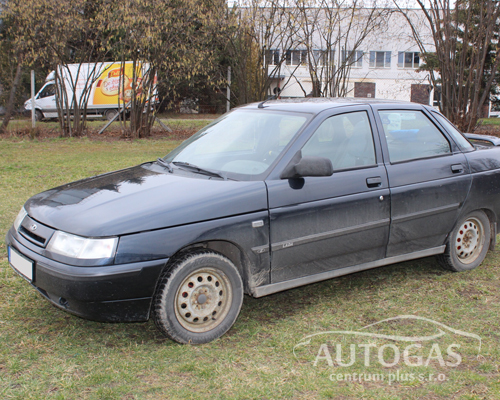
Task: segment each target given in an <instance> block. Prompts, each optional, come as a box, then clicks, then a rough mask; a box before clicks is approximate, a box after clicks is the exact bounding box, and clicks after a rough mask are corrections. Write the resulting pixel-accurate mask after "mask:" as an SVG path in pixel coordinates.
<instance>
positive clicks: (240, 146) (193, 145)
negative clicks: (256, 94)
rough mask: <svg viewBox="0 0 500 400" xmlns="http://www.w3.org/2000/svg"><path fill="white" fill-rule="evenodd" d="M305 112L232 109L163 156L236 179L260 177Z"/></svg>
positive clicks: (294, 132) (300, 123)
mask: <svg viewBox="0 0 500 400" xmlns="http://www.w3.org/2000/svg"><path fill="white" fill-rule="evenodd" d="M309 118H310V115H309V114H297V113H293V114H292V113H285V112H277V111H267V110H235V111H233V112H231V113H229V114H225V115H223V116H222V117H221V118H219V119H217V120H216V121H214V122H213V123H212V124H210V125H208V126H207V127H205V128H203V129H202V130H201V131H199V132H198V133H196V134H195V135H194V136H192V137H191V138H190V139H188V140H186V141H185V142H184V143H182V144H181V145H180V146H179V147H177V148H176V149H174V150H173V151H172V152H170V153H169V154H168V155H166V156H165V157H164V158H163V159H164V160H165V161H166V162H168V163H173V164H174V165H176V163H178V165H181V164H186V163H188V164H190V165H195V166H197V167H200V168H203V169H206V170H211V171H217V172H219V173H223V174H225V175H227V176H228V177H231V178H234V179H239V180H255V179H261V178H263V177H264V176H265V175H266V174H267V173H268V170H269V169H270V167H271V165H272V164H273V163H274V161H275V160H276V159H277V158H278V156H279V155H280V154H281V153H282V152H283V150H284V149H285V147H286V146H288V144H289V143H290V142H291V141H292V139H293V138H294V137H295V136H296V135H297V133H298V132H299V131H300V130H301V128H302V127H303V126H304V124H305V123H306V121H308V120H309Z"/></svg>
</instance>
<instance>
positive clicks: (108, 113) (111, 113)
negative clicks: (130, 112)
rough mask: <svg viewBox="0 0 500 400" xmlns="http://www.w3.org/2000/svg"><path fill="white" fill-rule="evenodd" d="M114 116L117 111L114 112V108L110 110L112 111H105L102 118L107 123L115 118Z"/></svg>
mask: <svg viewBox="0 0 500 400" xmlns="http://www.w3.org/2000/svg"><path fill="white" fill-rule="evenodd" d="M116 114H118V110H115V109H114V108H112V109H109V110H106V112H105V113H104V116H105V117H106V119H107V120H108V121H111V120H112V119H113V118H114V117H115V116H116Z"/></svg>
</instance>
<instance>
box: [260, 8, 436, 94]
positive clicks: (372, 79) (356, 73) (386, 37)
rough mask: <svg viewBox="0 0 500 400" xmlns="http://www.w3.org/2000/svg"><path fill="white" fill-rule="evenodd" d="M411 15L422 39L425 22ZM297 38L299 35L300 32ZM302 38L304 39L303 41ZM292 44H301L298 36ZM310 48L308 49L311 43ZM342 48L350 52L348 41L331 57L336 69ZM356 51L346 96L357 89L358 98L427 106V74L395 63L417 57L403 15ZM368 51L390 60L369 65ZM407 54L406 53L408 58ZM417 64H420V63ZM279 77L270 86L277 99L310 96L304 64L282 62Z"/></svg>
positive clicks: (298, 46)
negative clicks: (357, 56)
mask: <svg viewBox="0 0 500 400" xmlns="http://www.w3.org/2000/svg"><path fill="white" fill-rule="evenodd" d="M360 12H362V11H360ZM413 12H414V13H415V15H416V16H417V17H418V18H420V19H419V20H420V21H422V23H421V25H417V27H419V26H420V28H419V29H421V32H420V33H421V34H422V35H423V36H425V35H426V33H427V35H428V27H427V26H426V25H425V23H424V19H423V18H421V15H420V14H421V11H419V10H414V11H413ZM418 18H417V19H418ZM340 31H341V30H340ZM297 35H298V36H299V35H300V31H299V32H298V33H297ZM429 37H430V36H429ZM302 39H303V40H304V38H302ZM294 42H295V43H300V42H301V40H300V37H298V38H297V40H295V41H294ZM321 46H324V43H321V40H318V44H317V46H316V48H318V49H321V48H322V47H321ZM313 47H314V45H313ZM309 48H311V45H310V44H309ZM345 48H347V49H352V47H350V45H349V43H348V42H342V40H338V43H337V47H336V48H335V56H334V64H335V66H336V68H338V66H339V65H340V64H341V62H342V59H341V58H342V54H343V53H342V52H343V49H345ZM295 49H296V50H304V49H305V47H304V46H301V45H300V44H297V45H296V47H295ZM286 50H287V49H280V51H282V52H286ZM356 50H358V51H362V52H363V56H362V57H361V58H360V62H358V63H357V64H355V65H353V66H352V67H351V68H350V72H349V75H348V85H347V86H348V92H347V97H354V96H355V95H356V93H355V92H356V90H355V88H356V87H357V88H358V90H357V95H360V94H362V93H365V94H368V93H370V94H372V97H375V98H381V99H394V100H405V101H412V100H413V101H415V102H420V103H422V102H426V104H429V103H430V102H431V101H430V99H431V97H430V96H429V92H430V91H431V86H430V79H429V73H428V72H427V71H418V70H417V68H418V66H419V65H418V64H415V63H414V61H415V59H411V61H412V62H411V63H408V62H407V63H406V64H404V63H403V65H401V64H398V61H401V59H400V52H403V53H415V54H416V55H417V56H418V54H419V48H418V46H417V44H416V42H415V41H414V39H413V37H412V35H411V30H410V29H409V26H408V24H407V22H406V20H405V18H404V17H403V16H402V15H400V14H398V13H394V14H392V15H391V16H390V18H389V19H388V20H387V21H384V23H383V24H382V25H381V26H380V27H379V29H375V30H373V31H372V32H371V33H370V34H369V35H368V36H367V37H366V38H365V39H364V40H363V42H362V43H361V45H360V46H359V47H358V48H357V49H356ZM427 50H428V51H432V50H433V47H432V46H428V47H427ZM371 52H378V55H379V56H380V55H381V54H384V53H385V52H390V58H389V57H385V56H384V57H382V58H383V64H384V65H383V66H380V63H379V64H378V65H377V63H375V65H370V60H372V61H373V60H374V59H373V56H372V57H371V56H370V53H371ZM283 54H284V53H283ZM409 55H410V54H407V56H409ZM375 56H376V55H375ZM409 58H410V57H409ZM375 60H376V57H375ZM379 61H381V57H379ZM407 61H408V60H407ZM419 61H420V64H422V60H419ZM318 70H319V69H318ZM271 71H274V72H276V67H269V73H271ZM278 76H279V78H278V77H277V78H276V79H274V80H273V84H272V87H271V90H272V91H273V93H276V91H277V89H275V88H277V87H279V88H280V92H279V93H280V96H281V97H283V98H286V97H305V96H307V95H310V94H311V91H312V88H313V85H312V80H311V76H310V73H309V67H308V66H307V65H304V64H302V65H299V66H297V65H286V62H283V63H282V64H281V66H280V68H279V69H278ZM366 84H369V85H366ZM423 85H424V86H423ZM368 86H369V87H370V90H369V91H367V90H368V89H367V87H368ZM373 87H374V90H373ZM412 87H413V91H412ZM273 93H271V94H273ZM358 97H359V96H358Z"/></svg>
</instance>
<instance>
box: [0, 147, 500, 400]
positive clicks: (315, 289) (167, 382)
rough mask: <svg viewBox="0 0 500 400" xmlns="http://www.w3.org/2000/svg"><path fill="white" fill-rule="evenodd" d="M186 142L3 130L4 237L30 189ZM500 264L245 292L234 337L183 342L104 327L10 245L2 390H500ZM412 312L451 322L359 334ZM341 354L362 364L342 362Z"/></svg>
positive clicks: (279, 395)
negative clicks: (54, 301)
mask: <svg viewBox="0 0 500 400" xmlns="http://www.w3.org/2000/svg"><path fill="white" fill-rule="evenodd" d="M178 143H179V142H172V141H169V140H137V141H91V140H87V139H52V140H45V141H36V140H35V141H26V140H23V141H21V140H19V139H0V236H1V238H2V239H3V238H4V237H5V234H6V232H7V230H8V229H9V227H10V225H11V224H12V222H13V220H14V218H15V216H16V215H17V212H18V211H19V209H20V208H21V206H22V205H23V203H24V201H25V200H26V199H28V197H30V196H31V195H33V194H35V193H38V192H40V191H42V190H44V189H49V188H51V187H54V186H56V185H59V184H62V183H65V182H68V181H72V180H76V179H80V178H84V177H87V176H91V175H95V174H99V173H102V172H105V171H110V170H113V169H119V168H124V167H127V166H132V165H135V164H138V163H140V162H143V161H147V160H152V159H155V158H156V157H158V156H163V155H165V154H166V153H167V152H168V151H169V150H170V149H172V148H173V147H174V146H176V145H177V144H178ZM499 265H500V254H499V253H498V252H490V253H489V255H488V257H487V259H486V261H485V262H484V263H483V265H482V266H481V267H480V268H478V269H477V270H475V271H470V272H465V273H451V272H448V271H444V270H442V269H441V268H440V267H439V265H438V264H437V262H436V261H435V259H433V258H428V259H423V260H419V261H412V262H406V263H401V264H397V265H393V266H389V267H383V268H379V269H374V270H370V271H365V272H362V273H358V274H354V275H349V276H345V277H342V278H338V279H333V280H329V281H325V282H322V283H318V284H314V285H309V286H306V287H302V288H298V289H294V290H290V291H287V292H284V293H279V294H275V295H272V296H268V297H264V298H261V299H253V298H250V297H246V298H245V300H244V304H243V308H242V311H241V315H240V317H239V319H238V320H237V321H236V324H235V325H234V327H233V328H232V329H231V330H230V331H229V332H228V334H226V335H225V336H223V337H222V338H221V339H219V340H216V341H215V342H212V343H209V344H206V345H200V346H183V345H178V344H176V343H174V342H172V341H170V340H167V339H165V338H163V337H162V336H161V335H160V334H159V333H158V332H157V330H156V328H155V327H154V324H153V323H152V322H151V321H150V322H147V323H135V324H118V323H114V324H112V323H97V322H92V321H86V320H83V319H81V318H78V317H75V316H72V315H70V314H67V313H66V312H63V311H61V310H59V309H57V308H55V307H53V306H52V305H51V304H49V303H48V302H47V301H46V300H44V299H43V298H42V297H41V296H40V295H39V294H38V293H37V292H36V291H35V290H34V289H33V288H32V287H30V286H29V284H28V283H27V282H25V281H24V280H23V279H22V278H20V277H19V276H18V275H16V274H15V273H14V272H13V270H12V269H11V268H10V266H9V265H8V261H7V251H6V246H5V243H4V242H3V240H2V241H1V244H0V293H1V302H0V399H22V400H26V399H99V400H101V399H186V398H194V399H323V398H325V399H326V398H332V399H361V398H362V399H455V398H456V399H499V398H500V374H499V368H500V346H499V344H500V319H499V315H500V268H499ZM400 315H415V316H419V317H423V318H428V319H430V320H434V321H437V322H439V323H442V324H445V325H446V326H447V327H450V328H452V329H453V331H450V330H448V329H447V328H444V327H442V326H437V325H434V324H432V323H430V322H426V321H422V320H410V319H403V320H398V321H386V322H384V323H381V324H378V325H375V326H372V327H369V328H366V329H363V330H362V329H361V328H363V327H365V326H366V325H369V324H373V323H376V322H378V321H381V320H384V319H387V318H391V317H396V316H400ZM438 328H439V329H440V330H441V332H442V333H443V334H442V335H441V333H440V331H439V330H438ZM330 331H360V332H371V333H377V334H379V336H378V337H373V336H369V337H368V336H360V335H352V334H349V333H345V332H344V333H339V332H331V333H326V332H330ZM464 332H465V333H469V334H472V335H468V336H467V335H464ZM315 333H324V334H323V335H318V336H315V337H313V338H311V339H310V341H303V340H302V339H303V338H304V337H306V336H307V335H311V334H315ZM384 335H398V336H400V337H402V338H403V339H404V338H408V337H416V336H420V337H421V336H432V335H436V336H435V337H434V339H432V340H428V341H425V340H423V339H422V341H419V342H417V343H415V342H410V341H404V340H399V341H394V340H390V339H388V338H387V337H386V336H384ZM478 337H479V338H480V342H479V339H478ZM479 344H480V348H479ZM297 345H299V346H297ZM410 345H414V346H413V347H412V348H410V349H407V348H408V346H410ZM419 346H420V347H419ZM294 348H295V351H294ZM351 349H354V350H353V351H354V353H353V354H351V353H350V351H351ZM367 349H368V351H369V352H368V353H367ZM405 349H407V353H405ZM339 351H341V354H340V353H339V355H340V361H341V362H342V363H344V364H349V362H348V361H349V360H353V361H354V362H353V363H352V365H350V366H341V365H339V363H338V362H337V360H336V357H337V352H339ZM370 351H371V353H370ZM457 354H458V355H457ZM419 357H420V358H419ZM367 359H368V361H369V365H365V364H367V363H366V361H367ZM330 361H332V362H331V364H332V365H329V364H330ZM394 361H396V362H394ZM420 364H422V365H420ZM426 364H427V365H426ZM360 376H362V379H360ZM368 378H370V379H368Z"/></svg>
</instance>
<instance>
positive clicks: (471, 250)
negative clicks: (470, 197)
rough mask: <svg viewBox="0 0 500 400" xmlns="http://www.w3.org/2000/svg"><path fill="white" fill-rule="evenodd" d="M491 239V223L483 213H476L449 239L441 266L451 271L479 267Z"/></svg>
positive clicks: (462, 223) (470, 215)
mask: <svg viewBox="0 0 500 400" xmlns="http://www.w3.org/2000/svg"><path fill="white" fill-rule="evenodd" d="M490 238H491V230H490V221H489V219H488V217H487V216H486V214H485V213H484V212H482V211H474V212H472V213H470V214H469V215H468V216H467V217H465V218H464V219H463V220H462V222H461V223H460V224H458V225H457V226H456V227H455V229H453V232H452V233H451V234H450V236H449V237H448V241H447V243H446V250H445V252H444V254H442V255H440V256H439V258H438V260H439V262H440V264H441V265H442V266H443V267H444V268H446V269H449V270H451V271H457V272H459V271H467V270H471V269H474V268H476V267H478V266H479V265H480V264H481V263H482V262H483V260H484V258H485V257H486V253H487V252H488V247H489V243H490Z"/></svg>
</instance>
